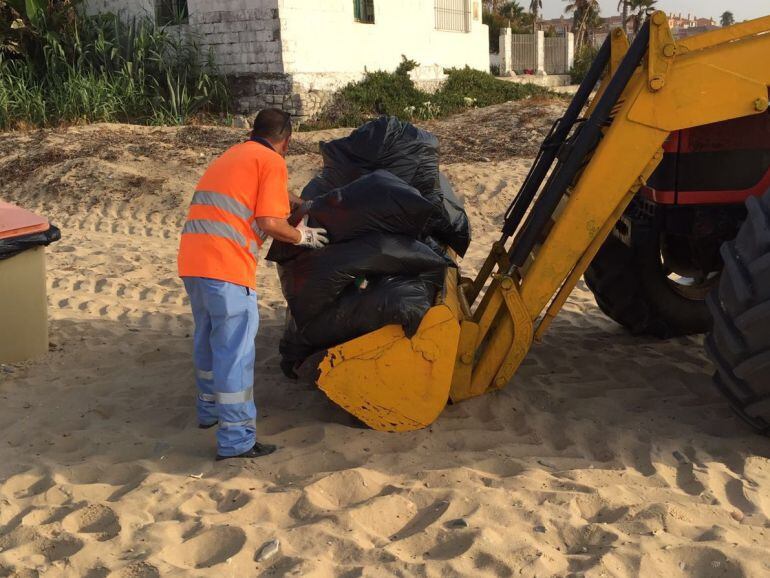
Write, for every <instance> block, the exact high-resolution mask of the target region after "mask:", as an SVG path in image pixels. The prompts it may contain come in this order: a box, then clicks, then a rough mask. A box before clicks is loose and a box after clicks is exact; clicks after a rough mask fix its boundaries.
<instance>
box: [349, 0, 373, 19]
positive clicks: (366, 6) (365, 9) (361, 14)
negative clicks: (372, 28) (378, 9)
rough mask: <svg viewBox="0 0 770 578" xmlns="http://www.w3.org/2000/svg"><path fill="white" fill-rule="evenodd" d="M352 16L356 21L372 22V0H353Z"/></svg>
mask: <svg viewBox="0 0 770 578" xmlns="http://www.w3.org/2000/svg"><path fill="white" fill-rule="evenodd" d="M353 18H355V20H356V22H365V23H367V24H374V0H353Z"/></svg>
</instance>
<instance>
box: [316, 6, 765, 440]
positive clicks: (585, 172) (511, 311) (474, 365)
mask: <svg viewBox="0 0 770 578" xmlns="http://www.w3.org/2000/svg"><path fill="white" fill-rule="evenodd" d="M769 85H770V16H768V17H765V18H760V19H757V20H753V21H749V22H745V23H742V24H738V25H735V26H732V27H729V28H722V29H718V30H714V31H711V32H707V33H704V34H700V35H697V36H692V37H688V38H684V39H680V40H677V39H675V38H674V37H673V35H672V33H671V30H670V29H669V26H668V19H667V17H666V15H665V14H664V13H663V12H655V13H653V14H651V15H650V17H649V18H648V20H647V21H646V23H645V24H644V26H643V27H642V29H641V30H640V31H639V34H638V35H637V36H636V38H635V39H634V41H633V43H631V44H629V42H628V39H627V37H626V34H625V32H623V31H622V30H620V29H618V30H615V31H613V32H612V33H611V34H610V35H609V37H608V39H607V41H606V42H605V43H604V45H603V46H602V48H601V49H600V51H599V54H598V56H597V58H596V60H595V61H594V63H593V65H592V67H591V69H590V70H589V72H588V74H587V77H586V79H585V81H584V82H583V84H582V85H581V86H580V88H579V90H578V92H577V93H576V95H575V97H574V99H573V101H572V103H571V104H570V105H569V107H568V109H567V110H566V112H565V114H564V116H563V117H562V118H561V119H560V120H559V121H558V122H557V123H556V124H555V125H554V128H553V130H552V131H551V134H549V136H548V137H547V139H546V141H545V143H544V144H543V146H542V148H541V151H540V154H539V155H538V157H537V159H536V160H535V162H534V164H533V166H532V169H531V171H530V174H529V175H528V177H527V179H526V180H525V182H524V184H523V186H522V188H521V190H520V191H519V193H518V195H517V196H516V198H515V200H514V202H513V203H512V205H511V207H510V209H509V210H508V212H507V214H506V217H505V222H504V224H503V227H502V234H501V237H500V240H499V241H497V242H496V243H495V244H494V245H493V247H492V248H491V251H490V253H489V256H488V257H487V259H486V261H485V263H484V264H483V266H482V267H481V269H480V271H479V273H478V275H477V276H476V278H475V279H468V278H464V277H462V276H461V275H460V274H459V273H458V271H457V270H455V269H452V270H450V271H449V273H448V274H447V278H446V285H445V289H444V292H443V294H442V295H441V296H440V298H439V299H438V301H437V303H436V305H435V306H434V307H433V308H432V309H430V311H429V312H428V313H427V315H426V316H425V318H424V320H423V322H422V325H421V326H420V329H419V331H418V332H417V334H416V335H415V336H414V337H412V338H411V339H408V338H406V337H405V336H404V333H403V331H402V329H401V328H400V327H398V326H387V327H384V328H382V329H380V330H378V331H375V332H373V333H370V334H368V335H365V336H363V337H360V338H358V339H354V340H352V341H349V342H347V343H343V344H341V345H339V346H336V347H332V348H329V349H328V350H327V351H326V352H325V354H324V355H323V358H322V360H321V361H320V364H319V365H318V372H317V385H318V386H319V387H320V389H322V390H323V391H324V392H325V393H326V395H327V396H328V397H329V398H330V399H331V400H333V401H334V402H335V403H337V404H338V405H340V406H341V407H343V408H344V409H345V410H347V411H348V412H350V413H351V414H353V415H354V416H356V417H357V418H359V419H360V420H362V421H363V422H365V423H366V424H368V425H369V426H370V427H372V428H374V429H376V430H381V431H392V432H399V431H410V430H415V429H419V428H424V427H426V426H428V425H430V424H431V423H432V422H433V421H434V420H435V419H436V418H437V417H438V416H439V414H440V413H441V411H442V410H443V408H444V407H445V405H446V404H447V403H448V401H449V400H451V401H452V402H455V403H456V402H460V401H462V400H465V399H468V398H471V397H474V396H478V395H481V394H484V393H487V392H489V391H491V390H495V389H499V388H502V387H504V386H505V385H506V384H507V383H508V382H509V380H510V379H511V377H512V376H513V374H514V373H515V372H516V370H517V368H518V367H519V365H520V364H521V362H522V360H523V359H524V358H525V356H526V355H527V352H528V351H529V349H530V347H531V345H532V343H533V341H534V340H537V339H538V338H539V337H540V336H542V335H543V333H544V332H545V331H546V330H547V329H548V326H549V325H550V323H551V321H552V320H553V319H554V317H555V316H556V315H557V313H558V312H559V310H560V309H561V307H562V306H563V305H564V303H565V302H566V300H567V297H568V296H569V294H570V293H571V291H572V290H573V288H574V287H575V285H576V283H577V282H578V281H579V279H580V277H581V276H582V275H583V273H584V272H585V271H586V269H587V267H588V266H589V265H590V263H591V261H592V260H593V258H594V256H595V255H596V253H597V251H598V250H599V248H600V247H601V246H602V243H603V242H604V241H605V239H606V238H607V236H608V235H609V234H610V232H611V231H612V229H613V227H614V226H615V224H616V223H617V222H618V219H619V218H620V216H621V215H622V214H623V212H624V210H625V209H626V207H627V206H628V204H629V202H630V201H631V199H632V198H633V197H634V195H635V194H636V192H637V191H638V190H639V188H640V187H641V186H643V185H644V184H645V182H646V180H647V179H648V177H649V176H650V175H651V174H652V172H653V171H654V170H655V168H656V167H657V166H658V164H659V163H660V161H661V159H662V157H663V150H662V146H663V144H664V142H665V141H666V139H667V138H668V137H669V135H670V133H672V131H677V130H680V129H686V128H689V127H695V126H701V125H707V124H710V123H716V122H720V121H726V120H730V119H737V118H741V117H748V116H750V115H757V114H762V113H765V112H766V111H767V110H768V86H769ZM597 86H598V90H596V93H595V96H593V98H591V95H592V94H593V93H594V90H595V89H596V88H597Z"/></svg>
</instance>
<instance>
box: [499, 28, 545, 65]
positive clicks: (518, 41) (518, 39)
mask: <svg viewBox="0 0 770 578" xmlns="http://www.w3.org/2000/svg"><path fill="white" fill-rule="evenodd" d="M501 46H502V45H501ZM511 69H512V70H513V71H514V72H517V73H521V72H524V71H525V70H533V71H534V70H537V36H535V35H534V34H512V35H511Z"/></svg>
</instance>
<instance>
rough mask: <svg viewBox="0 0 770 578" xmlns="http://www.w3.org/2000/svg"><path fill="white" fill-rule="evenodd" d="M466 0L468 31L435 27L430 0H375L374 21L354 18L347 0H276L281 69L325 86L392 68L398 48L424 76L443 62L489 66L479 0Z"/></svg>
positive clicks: (317, 86)
mask: <svg viewBox="0 0 770 578" xmlns="http://www.w3.org/2000/svg"><path fill="white" fill-rule="evenodd" d="M468 1H469V3H470V5H471V8H472V9H471V31H470V32H469V33H463V32H447V31H440V30H436V29H435V16H434V0H374V13H375V22H374V24H363V23H359V22H355V21H354V19H353V2H352V1H351V0H322V1H319V0H278V4H279V13H280V19H281V42H282V44H283V61H284V69H285V72H287V73H289V74H292V75H293V77H294V80H295V82H298V83H300V84H303V85H305V86H306V87H308V88H312V89H317V90H328V89H330V88H335V87H336V86H339V84H340V83H342V82H344V81H348V80H353V79H356V78H360V76H361V75H362V73H363V72H364V70H365V69H366V70H370V71H371V70H389V71H392V70H394V69H395V68H396V67H397V66H398V64H399V62H401V55H402V54H403V55H405V56H406V57H407V58H410V59H412V60H416V61H417V62H419V63H420V64H421V65H422V66H423V69H422V70H423V71H425V72H426V73H427V74H426V75H424V77H425V76H430V75H431V74H435V72H434V71H435V70H440V69H441V68H443V67H445V68H450V67H463V66H466V65H468V66H470V67H472V68H477V69H479V70H486V71H488V70H489V36H488V27H487V26H486V25H484V24H482V23H481V0H468ZM474 3H475V4H476V7H475V9H474V8H473V4H474ZM474 15H478V19H477V20H476V19H474ZM426 79H427V78H426Z"/></svg>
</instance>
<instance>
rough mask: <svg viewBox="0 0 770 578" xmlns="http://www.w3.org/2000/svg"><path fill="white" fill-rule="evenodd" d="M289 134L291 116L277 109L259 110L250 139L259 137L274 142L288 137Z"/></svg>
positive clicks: (290, 131)
mask: <svg viewBox="0 0 770 578" xmlns="http://www.w3.org/2000/svg"><path fill="white" fill-rule="evenodd" d="M291 133H292V126H291V115H290V114H289V113H288V112H284V111H282V110H278V109H277V108H266V109H263V110H260V111H259V114H258V115H257V117H256V118H255V119H254V128H253V129H252V130H251V136H252V138H256V137H260V138H265V139H267V140H270V141H274V142H280V141H282V140H284V139H286V138H288V137H290V136H291Z"/></svg>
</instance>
